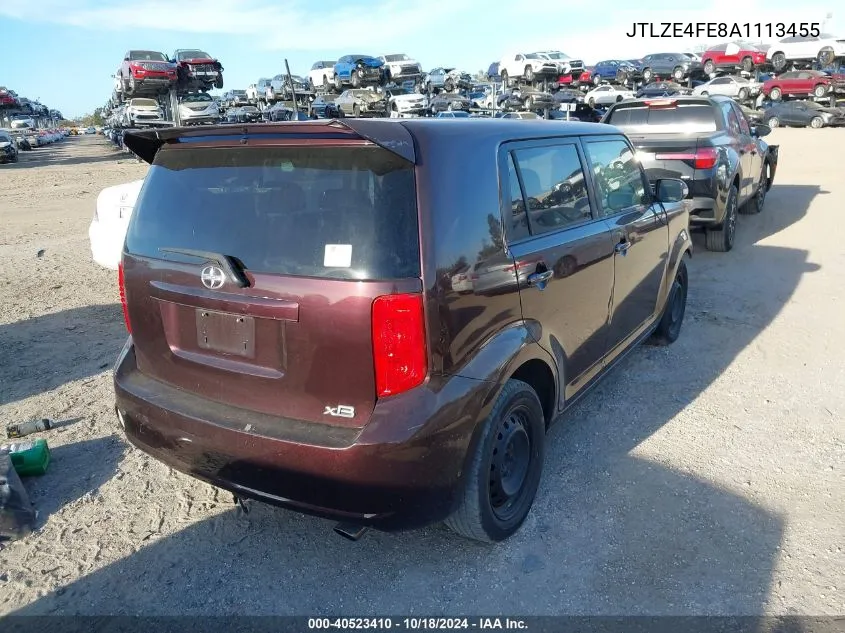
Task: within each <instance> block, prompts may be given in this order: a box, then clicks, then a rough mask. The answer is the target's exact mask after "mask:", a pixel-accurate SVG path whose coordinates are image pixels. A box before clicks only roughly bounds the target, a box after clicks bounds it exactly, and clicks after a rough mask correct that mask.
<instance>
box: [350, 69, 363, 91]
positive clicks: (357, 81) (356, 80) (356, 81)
mask: <svg viewBox="0 0 845 633" xmlns="http://www.w3.org/2000/svg"><path fill="white" fill-rule="evenodd" d="M349 78H350V79H351V80H352V87H353V88H360V87H361V77H360V76H359V75H358V73H356V72H352V73H351V74H350V75H349Z"/></svg>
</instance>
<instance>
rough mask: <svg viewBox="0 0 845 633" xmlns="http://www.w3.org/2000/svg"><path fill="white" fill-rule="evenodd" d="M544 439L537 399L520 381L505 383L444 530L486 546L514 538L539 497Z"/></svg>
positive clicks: (480, 433)
mask: <svg viewBox="0 0 845 633" xmlns="http://www.w3.org/2000/svg"><path fill="white" fill-rule="evenodd" d="M545 435H546V424H545V418H544V417H543V407H542V405H541V404H540V400H539V398H538V397H537V393H536V392H535V391H534V389H532V388H531V386H530V385H528V384H527V383H525V382H522V381H521V380H514V379H511V380H509V381H507V383H505V386H504V387H503V388H502V391H501V393H500V394H499V397H498V398H497V399H496V404H495V405H494V406H493V410H492V411H491V412H490V415H489V416H487V418H486V419H485V420H484V421H483V423H482V425H481V427H480V428H479V437H478V439H477V441H476V442H475V446H474V448H473V449H472V453H471V454H470V455H469V456H468V459H469V464H468V466H467V469H466V472H465V474H464V489H463V491H462V497H461V500H460V504H459V506H458V508H457V510H456V511H455V513H454V514H453V515H452V516H450V517H449V518H448V519H446V521H445V523H446V525H448V526H449V527H450V528H452V529H453V530H454V531H455V532H457V533H458V534H460V535H462V536H464V537H466V538H469V539H473V540H477V541H484V542H498V541H503V540H505V539H506V538H508V537H509V536H511V535H512V534H514V533H515V532H516V531H517V530H518V529H519V528H520V526H521V525H522V523H523V522H524V521H525V518H526V517H527V516H528V512H529V511H530V510H531V506H532V505H533V503H534V497H535V496H536V494H537V488H538V486H539V484H540V478H541V476H542V470H543V456H544V454H545V452H544V446H545Z"/></svg>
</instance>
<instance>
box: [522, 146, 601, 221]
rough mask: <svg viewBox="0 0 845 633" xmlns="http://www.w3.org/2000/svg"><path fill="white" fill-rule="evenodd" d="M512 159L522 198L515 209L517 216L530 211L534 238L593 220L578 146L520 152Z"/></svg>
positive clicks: (523, 150)
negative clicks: (522, 211) (519, 212)
mask: <svg viewBox="0 0 845 633" xmlns="http://www.w3.org/2000/svg"><path fill="white" fill-rule="evenodd" d="M511 158H512V160H513V161H514V163H515V166H516V173H517V176H518V179H519V185H520V193H521V198H522V200H521V204H519V203H517V204H516V205H512V209H513V210H514V213H515V212H516V211H517V210H519V209H526V210H527V211H528V229H529V231H530V233H531V235H541V234H543V233H549V232H551V231H557V230H559V229H563V228H566V227H567V226H571V225H574V224H579V223H581V222H583V221H585V220H589V219H592V215H591V212H590V202H589V198H588V197H587V188H586V182H585V179H584V170H583V168H582V165H581V159H580V157H579V156H578V150H577V149H576V148H575V145H574V144H571V143H567V144H561V145H549V146H545V147H532V148H525V149H517V150H514V151H513V152H511ZM518 219H519V218H517V217H515V218H514V221H516V220H518Z"/></svg>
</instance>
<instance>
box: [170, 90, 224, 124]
mask: <svg viewBox="0 0 845 633" xmlns="http://www.w3.org/2000/svg"><path fill="white" fill-rule="evenodd" d="M179 119H180V121H181V122H182V125H191V124H192V123H217V122H218V121H220V109H219V108H218V107H217V103H215V101H214V99H212V98H211V96H210V95H209V94H208V93H205V92H192V93H189V94H187V95H185V96H184V97H182V99H181V100H180V101H179Z"/></svg>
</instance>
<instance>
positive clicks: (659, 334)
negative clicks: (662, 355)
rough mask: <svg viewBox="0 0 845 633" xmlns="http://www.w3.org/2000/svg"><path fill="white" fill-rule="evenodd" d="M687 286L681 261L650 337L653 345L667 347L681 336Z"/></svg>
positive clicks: (684, 263)
mask: <svg viewBox="0 0 845 633" xmlns="http://www.w3.org/2000/svg"><path fill="white" fill-rule="evenodd" d="M682 257H683V256H682ZM688 286H689V277H688V275H687V263H686V262H685V261H684V260H683V259H681V262H680V264H678V272H676V273H675V280H674V281H673V282H672V289H671V290H670V291H669V296H668V297H667V299H666V306H665V307H664V308H663V316H662V317H661V319H660V322H659V323H658V324H657V328H656V329H655V330H654V334H653V336H652V341H653V342H654V343H657V344H658V345H669V344H671V343H674V342H675V341H677V340H678V337H679V336H680V335H681V326H682V325H683V323H684V314H686V311H687V291H688Z"/></svg>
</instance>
